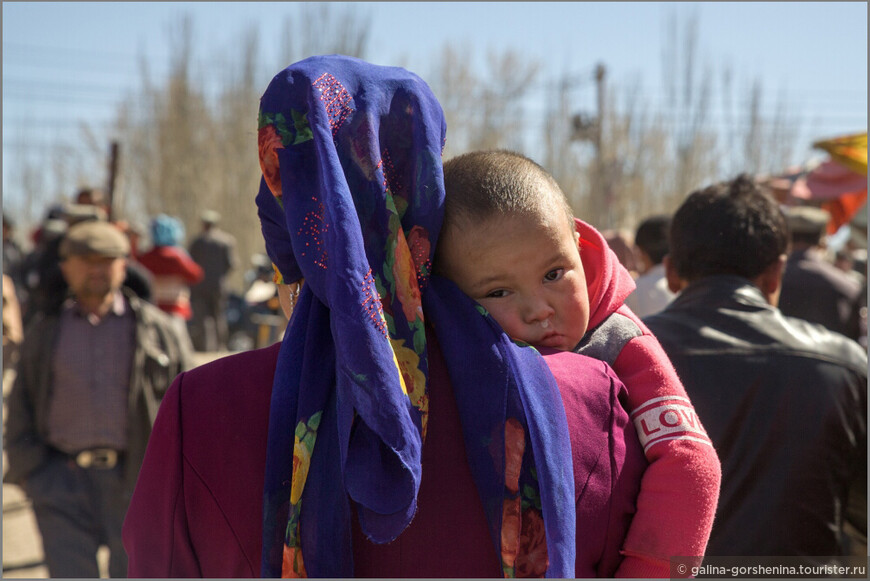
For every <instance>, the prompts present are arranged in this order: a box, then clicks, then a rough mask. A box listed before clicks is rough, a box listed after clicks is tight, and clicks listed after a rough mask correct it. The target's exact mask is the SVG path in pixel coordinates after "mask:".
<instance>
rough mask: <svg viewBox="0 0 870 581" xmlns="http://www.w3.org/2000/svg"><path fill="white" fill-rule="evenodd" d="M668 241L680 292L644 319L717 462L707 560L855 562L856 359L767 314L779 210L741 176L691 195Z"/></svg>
mask: <svg viewBox="0 0 870 581" xmlns="http://www.w3.org/2000/svg"><path fill="white" fill-rule="evenodd" d="M670 237H671V239H670V248H671V254H670V255H669V257H668V258H667V260H666V265H667V272H668V282H669V286H670V287H671V290H673V291H674V292H679V293H680V294H679V296H677V298H676V299H675V300H674V301H673V302H672V303H671V304H670V305H669V306H668V307H667V308H666V309H665V310H664V311H662V312H661V313H659V314H656V315H653V316H650V317H647V318H645V319H644V322H645V323H646V324H647V325H648V326H649V328H650V329H651V330H652V331H653V333H654V334H655V335H656V337H657V338H658V340H659V341H660V342H661V344H662V346H663V347H664V349H665V351H666V352H667V353H668V356H669V357H670V358H671V360H672V361H673V364H674V366H675V367H676V369H677V372H678V373H679V375H680V378H681V379H682V381H683V384H684V385H685V386H686V391H687V392H688V393H689V395H690V396H691V398H692V402H693V403H694V404H695V409H696V410H697V412H698V415H699V417H700V418H701V419H702V421H703V422H704V426H705V427H706V428H707V432H708V434H709V435H710V438H711V439H712V440H713V444H714V445H715V447H716V451H717V452H718V453H719V458H720V459H721V461H722V491H721V496H720V499H719V509H718V512H717V515H716V520H715V522H714V524H713V531H712V535H711V537H710V542H709V544H708V548H707V555H775V556H786V555H789V556H806V557H808V558H807V563H818V562H819V561H818V560H817V559H813V558H811V557H818V556H829V557H833V556H837V555H852V554H858V555H860V554H864V555H866V549H865V548H863V549H862V547H861V546H860V545H861V543H862V542H863V543H864V546H865V547H866V532H867V508H866V507H867V504H866V502H867V500H866V499H867V431H866V423H867V354H866V352H865V351H864V350H863V349H862V348H861V347H860V346H859V345H858V344H857V343H855V342H854V341H852V340H850V339H848V338H846V337H844V336H842V335H839V334H837V333H833V332H831V331H829V330H827V329H825V328H824V327H822V326H821V325H816V324H813V323H808V322H806V321H803V320H800V319H795V318H790V317H785V316H783V315H782V313H781V312H780V311H779V310H778V309H777V307H776V305H777V301H778V293H779V289H780V281H781V278H782V270H783V266H784V262H785V256H786V252H787V246H788V227H787V225H786V222H785V218H784V216H783V214H782V212H781V211H780V209H779V208H778V206H777V204H776V203H775V202H774V201H773V200H772V199H770V198H768V197H767V196H766V195H764V194H763V193H762V192H761V191H760V190H759V188H758V187H757V186H756V185H755V183H754V182H753V180H752V179H751V178H749V177H747V176H740V177H738V178H737V179H735V180H734V181H732V182H727V183H724V184H719V185H714V186H711V187H708V188H706V189H703V190H700V191H696V192H694V193H692V194H691V195H690V196H689V197H688V198H687V199H686V200H685V202H684V203H683V205H682V206H681V207H680V209H679V210H678V211H677V213H676V214H675V215H674V218H673V222H672V225H671V231H670ZM847 522H848V523H849V524H847ZM856 545H858V546H856ZM825 561H829V560H825Z"/></svg>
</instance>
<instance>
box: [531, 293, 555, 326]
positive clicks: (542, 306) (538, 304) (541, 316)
mask: <svg viewBox="0 0 870 581" xmlns="http://www.w3.org/2000/svg"><path fill="white" fill-rule="evenodd" d="M555 312H556V311H555V309H553V307H552V306H551V305H550V303H549V302H548V301H546V300H545V299H544V298H542V297H540V296H533V297H529V298H528V300H527V301H526V309H525V319H526V323H528V324H530V325H532V324H542V325H547V326H549V319H550V317H552V316H553V315H554V314H555Z"/></svg>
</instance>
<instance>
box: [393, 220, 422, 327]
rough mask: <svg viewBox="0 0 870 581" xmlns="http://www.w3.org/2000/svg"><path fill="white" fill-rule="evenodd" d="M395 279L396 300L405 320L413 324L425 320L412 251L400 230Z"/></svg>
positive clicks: (394, 271) (397, 242)
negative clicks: (400, 306)
mask: <svg viewBox="0 0 870 581" xmlns="http://www.w3.org/2000/svg"><path fill="white" fill-rule="evenodd" d="M393 278H394V279H395V281H396V298H397V299H399V302H400V303H401V305H402V311H403V312H404V313H405V319H406V320H407V321H408V323H413V322H414V321H415V320H416V319H417V318H419V319H420V320H421V321H422V320H423V306H422V302H421V296H420V287H419V286H418V285H417V272H416V270H415V269H414V261H413V260H412V258H411V249H410V247H409V246H408V241H407V240H405V235H404V233H403V232H402V231H401V228H400V229H399V235H398V237H397V239H396V260H395V261H394V262H393Z"/></svg>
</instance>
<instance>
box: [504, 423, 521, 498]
mask: <svg viewBox="0 0 870 581" xmlns="http://www.w3.org/2000/svg"><path fill="white" fill-rule="evenodd" d="M525 451H526V433H525V431H524V430H523V426H522V424H520V422H519V420H517V419H516V418H508V419H507V421H505V424H504V481H505V482H504V484H505V486H506V487H507V489H508V490H509V491H510V492H511V493H512V494H516V492H517V491H518V490H519V483H520V471H521V470H522V468H523V453H525Z"/></svg>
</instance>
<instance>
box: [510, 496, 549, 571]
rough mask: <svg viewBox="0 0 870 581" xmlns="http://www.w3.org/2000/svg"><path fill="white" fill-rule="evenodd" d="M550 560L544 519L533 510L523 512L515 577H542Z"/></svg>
mask: <svg viewBox="0 0 870 581" xmlns="http://www.w3.org/2000/svg"><path fill="white" fill-rule="evenodd" d="M549 565H550V560H549V558H548V557H547V535H546V531H545V529H544V519H543V518H541V513H539V512H538V511H537V510H535V509H528V510H526V511H525V512H523V519H522V531H521V533H520V551H519V554H518V555H517V560H516V576H517V577H543V576H544V573H546V572H547V567H548V566H549Z"/></svg>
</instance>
